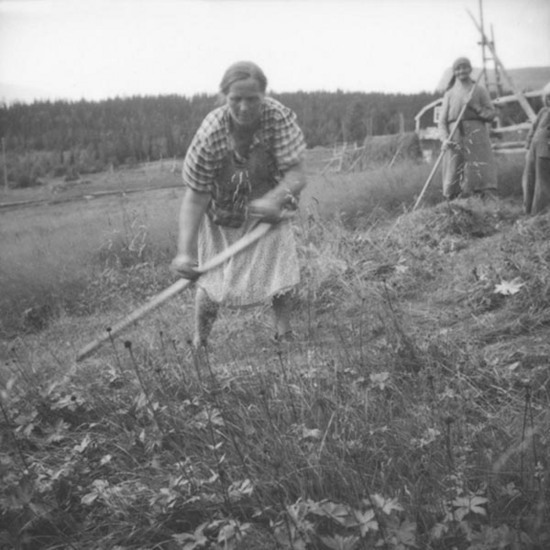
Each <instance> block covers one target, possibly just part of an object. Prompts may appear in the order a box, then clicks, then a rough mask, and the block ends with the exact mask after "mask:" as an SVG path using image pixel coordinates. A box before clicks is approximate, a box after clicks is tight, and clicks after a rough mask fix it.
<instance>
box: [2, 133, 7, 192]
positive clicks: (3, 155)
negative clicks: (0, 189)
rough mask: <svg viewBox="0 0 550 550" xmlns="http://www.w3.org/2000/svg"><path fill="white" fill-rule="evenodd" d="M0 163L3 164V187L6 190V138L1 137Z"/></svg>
mask: <svg viewBox="0 0 550 550" xmlns="http://www.w3.org/2000/svg"><path fill="white" fill-rule="evenodd" d="M2 163H3V165H4V189H5V190H6V192H7V191H8V165H7V162H6V138H2Z"/></svg>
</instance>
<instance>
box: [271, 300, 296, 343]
mask: <svg viewBox="0 0 550 550" xmlns="http://www.w3.org/2000/svg"><path fill="white" fill-rule="evenodd" d="M272 307H273V317H274V323H275V338H277V339H281V338H283V337H284V336H285V335H288V334H289V333H290V332H291V330H292V329H291V327H290V317H291V313H292V292H285V293H284V294H277V296H274V297H273V301H272Z"/></svg>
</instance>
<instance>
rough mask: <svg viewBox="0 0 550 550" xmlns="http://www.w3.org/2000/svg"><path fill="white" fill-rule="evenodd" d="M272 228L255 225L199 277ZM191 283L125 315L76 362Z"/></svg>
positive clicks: (182, 282)
mask: <svg viewBox="0 0 550 550" xmlns="http://www.w3.org/2000/svg"><path fill="white" fill-rule="evenodd" d="M272 227H273V225H272V224H269V223H259V224H258V225H256V226H255V227H254V228H253V229H252V231H250V232H249V233H247V234H246V235H244V236H243V237H242V238H241V239H239V240H238V241H236V242H235V243H233V244H232V245H231V246H228V247H227V248H226V249H225V250H224V251H223V252H221V253H220V254H218V255H216V256H214V257H213V258H211V259H210V260H208V261H207V262H205V263H204V264H203V265H202V266H201V267H200V269H198V273H199V276H200V275H201V274H203V273H206V272H207V271H210V270H212V269H214V268H216V267H219V266H220V265H222V264H223V263H224V262H226V261H227V260H229V258H231V257H232V256H235V255H236V254H238V253H239V252H242V251H243V250H244V249H245V248H247V247H249V246H250V245H251V244H253V243H255V242H256V241H257V240H258V239H260V238H261V237H262V236H263V235H265V234H266V233H267V232H268V231H269V230H270V229H271V228H272ZM192 283H193V281H190V280H189V279H179V280H178V281H176V282H175V283H174V284H172V285H170V286H169V287H168V288H166V289H164V290H163V291H162V292H160V293H159V294H157V295H156V296H154V297H153V298H151V299H150V300H149V301H148V302H146V303H145V304H144V305H142V306H141V307H139V308H137V309H136V310H134V311H133V312H132V313H130V314H129V315H127V316H126V317H125V318H124V319H122V320H121V321H119V322H118V323H116V324H115V325H113V326H112V327H111V328H110V330H108V331H106V334H104V335H103V336H100V337H98V338H96V339H95V340H94V341H93V342H90V343H89V344H88V345H86V346H84V347H83V348H82V349H81V350H80V352H79V353H78V355H77V357H76V360H77V361H82V360H83V359H85V358H86V357H89V356H90V355H91V354H92V353H93V352H94V351H95V350H96V349H97V348H99V347H100V346H101V345H102V344H103V343H104V342H106V341H107V340H109V339H111V338H113V337H114V336H116V335H117V334H119V333H120V332H122V331H123V330H124V329H125V328H127V327H128V326H130V325H131V324H132V323H135V322H136V321H138V320H139V319H141V318H143V317H144V316H145V315H147V314H148V313H149V312H151V311H153V310H154V309H156V308H158V307H159V306H160V305H162V304H163V303H164V302H166V301H167V300H169V299H170V298H172V297H173V296H175V295H176V294H179V293H180V292H182V291H183V290H185V289H186V288H188V287H189V286H190V285H191V284H192Z"/></svg>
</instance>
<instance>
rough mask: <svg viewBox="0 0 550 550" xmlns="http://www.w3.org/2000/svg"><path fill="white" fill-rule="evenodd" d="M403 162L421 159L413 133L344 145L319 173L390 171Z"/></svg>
mask: <svg viewBox="0 0 550 550" xmlns="http://www.w3.org/2000/svg"><path fill="white" fill-rule="evenodd" d="M404 159H409V160H415V161H417V160H421V159H422V150H421V148H420V141H419V139H418V136H417V135H416V133H415V132H407V133H403V134H393V135H389V136H367V137H366V138H365V141H364V142H363V145H362V146H360V147H358V146H357V144H348V143H344V145H342V146H340V147H338V148H336V149H335V150H334V151H333V155H332V158H331V159H330V160H329V162H328V163H327V164H326V166H325V168H324V169H323V172H326V171H336V172H361V171H364V170H367V169H369V168H373V167H376V166H381V165H383V166H388V167H392V166H393V164H394V163H395V162H396V161H397V160H400V161H402V160H404Z"/></svg>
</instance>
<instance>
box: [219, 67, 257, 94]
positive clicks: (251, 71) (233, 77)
mask: <svg viewBox="0 0 550 550" xmlns="http://www.w3.org/2000/svg"><path fill="white" fill-rule="evenodd" d="M247 78H252V79H254V80H256V81H257V82H258V84H259V86H260V90H261V91H262V93H264V94H265V91H266V89H267V78H266V76H265V74H264V72H263V71H262V69H260V67H258V65H256V63H252V61H237V62H236V63H233V65H231V66H229V67H228V68H227V70H226V71H225V73H224V75H223V77H222V81H221V82H220V93H221V94H223V95H227V93H228V91H229V88H230V86H231V84H233V83H235V82H238V81H239V80H246V79H247Z"/></svg>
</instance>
